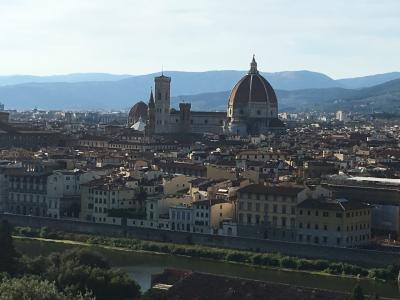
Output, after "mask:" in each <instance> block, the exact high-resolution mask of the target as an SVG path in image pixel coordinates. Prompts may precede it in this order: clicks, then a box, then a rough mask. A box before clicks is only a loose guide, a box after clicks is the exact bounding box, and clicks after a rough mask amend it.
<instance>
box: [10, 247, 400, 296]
mask: <svg viewBox="0 0 400 300" xmlns="http://www.w3.org/2000/svg"><path fill="white" fill-rule="evenodd" d="M15 245H16V248H17V250H18V251H20V252H21V253H23V254H25V255H27V256H30V257H34V256H39V255H48V254H50V253H51V252H60V251H64V250H66V249H69V248H72V247H76V246H73V245H68V244H62V243H54V242H47V241H36V240H15ZM91 247H92V248H93V249H95V250H96V251H98V252H100V253H101V254H103V255H104V256H105V257H106V258H107V259H108V260H109V262H110V264H111V265H112V266H113V267H116V268H120V269H123V270H126V271H127V272H128V273H129V274H130V275H131V276H132V278H133V279H134V280H135V281H136V282H137V283H138V284H139V285H140V286H141V288H142V291H146V290H147V289H148V288H149V287H150V278H151V274H154V273H160V272H162V271H163V270H164V269H165V268H176V269H184V270H193V271H199V272H207V273H212V274H220V275H227V276H236V277H242V278H249V279H257V280H263V281H270V282H279V283H286V284H292V285H297V286H305V287H317V288H320V289H329V290H339V291H344V292H350V291H351V290H352V289H353V288H354V286H355V285H356V284H357V282H359V283H360V285H361V286H362V288H363V290H364V292H365V293H367V294H370V295H374V294H375V293H378V294H379V295H380V296H382V297H391V298H396V297H398V296H397V295H398V289H397V285H396V284H395V283H393V282H390V283H383V282H377V281H373V280H357V279H355V278H344V277H336V276H323V275H314V274H309V273H303V272H290V271H282V270H275V269H265V268H260V267H251V266H245V265H239V264H232V263H226V262H217V261H210V260H203V259H197V258H186V257H177V256H172V255H163V254H149V253H138V252H128V251H121V250H112V249H104V248H100V247H95V246H91Z"/></svg>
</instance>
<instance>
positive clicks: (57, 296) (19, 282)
mask: <svg viewBox="0 0 400 300" xmlns="http://www.w3.org/2000/svg"><path fill="white" fill-rule="evenodd" d="M13 299H35V300H68V299H77V300H94V298H93V297H92V296H91V295H90V293H85V294H84V295H82V294H79V295H71V294H68V293H63V292H59V291H58V289H57V287H56V286H55V284H54V283H51V282H49V281H47V280H40V279H37V278H34V277H22V278H12V279H6V280H3V281H2V282H0V300H13Z"/></svg>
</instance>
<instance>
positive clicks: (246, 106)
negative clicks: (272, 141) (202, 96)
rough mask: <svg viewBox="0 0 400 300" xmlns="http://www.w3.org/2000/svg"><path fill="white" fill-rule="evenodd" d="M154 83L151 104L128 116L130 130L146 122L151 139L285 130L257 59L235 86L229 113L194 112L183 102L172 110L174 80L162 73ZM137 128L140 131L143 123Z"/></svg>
mask: <svg viewBox="0 0 400 300" xmlns="http://www.w3.org/2000/svg"><path fill="white" fill-rule="evenodd" d="M154 82H155V88H154V96H153V92H151V94H150V98H149V102H148V105H147V104H145V103H143V102H138V103H137V104H135V105H134V106H133V107H132V109H131V110H130V112H129V117H128V125H129V126H130V127H132V126H134V124H137V123H140V122H143V121H144V120H146V133H147V134H148V135H150V136H151V135H153V134H168V133H199V134H202V133H214V134H227V135H238V136H249V135H259V134H265V133H267V132H271V131H273V132H278V131H282V130H283V129H284V127H285V126H284V124H283V123H282V121H280V120H279V118H278V101H277V98H276V95H275V92H274V89H273V88H272V86H271V85H270V84H269V83H268V81H267V80H266V79H265V78H264V77H263V76H262V75H261V74H260V73H259V72H258V70H257V63H256V61H255V59H254V57H253V60H252V62H251V67H250V70H249V72H248V74H247V75H246V76H244V77H243V78H242V79H241V80H239V82H238V83H237V84H236V85H235V86H234V87H233V89H232V91H231V94H230V96H229V99H228V107H227V111H226V112H213V111H192V110H191V104H190V103H180V104H179V110H176V109H171V77H168V76H165V75H164V74H162V75H161V76H158V77H156V78H155V79H154ZM146 111H147V114H146V113H145V112H146ZM136 127H137V128H140V124H138V125H137V126H136ZM136 127H133V128H136Z"/></svg>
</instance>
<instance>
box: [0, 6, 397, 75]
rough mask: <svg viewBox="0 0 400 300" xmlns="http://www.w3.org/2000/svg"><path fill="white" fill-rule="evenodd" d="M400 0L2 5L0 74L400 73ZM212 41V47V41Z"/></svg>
mask: <svg viewBox="0 0 400 300" xmlns="http://www.w3.org/2000/svg"><path fill="white" fill-rule="evenodd" d="M399 11H400V4H399V3H398V2H397V1H391V0H387V1H383V2H381V3H373V2H372V1H362V0H359V1H353V2H352V3H350V4H349V3H346V2H345V1H336V2H335V3H331V4H330V5H326V3H322V4H321V3H319V2H317V1H314V0H312V1H306V2H302V3H301V4H296V3H293V2H292V1H279V2H278V1H252V2H251V3H248V4H245V5H243V4H241V3H240V2H238V1H229V2H227V1H218V3H215V2H212V1H202V2H200V3H199V2H197V3H185V4H184V5H182V3H181V2H179V1H176V0H170V1H162V2H161V1H147V2H143V1H135V3H133V2H132V1H124V0H117V1H116V2H113V3H109V2H107V1H96V4H93V2H92V3H89V2H85V3H82V2H81V1H57V2H52V1H47V0H43V1H39V2H38V1H35V2H33V1H28V0H19V1H2V2H1V3H0V19H1V20H2V21H0V22H1V25H2V37H3V38H2V39H0V45H1V47H0V49H1V50H0V57H2V69H1V71H0V75H12V74H32V75H51V74H66V73H84V72H107V73H115V74H135V75H138V74H145V73H153V72H157V71H159V70H161V68H162V67H163V68H164V69H165V70H182V71H207V70H225V69H235V70H245V69H247V62H248V60H249V57H251V55H252V54H256V57H258V59H259V60H260V65H262V66H263V68H262V71H266V72H278V71H285V70H303V69H306V70H311V71H317V72H321V73H324V74H327V75H328V76H330V77H332V78H335V79H336V78H344V77H354V76H362V75H370V74H376V73H385V72H391V71H397V70H399V69H400V60H398V58H397V53H396V49H398V48H399V47H400V41H399V40H398V39H397V36H398V35H399V33H400V32H399V28H400V26H398V25H399V21H398V18H397V16H398V13H399ZM210 46H212V47H210Z"/></svg>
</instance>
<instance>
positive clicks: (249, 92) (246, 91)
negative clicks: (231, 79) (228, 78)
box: [228, 73, 278, 107]
mask: <svg viewBox="0 0 400 300" xmlns="http://www.w3.org/2000/svg"><path fill="white" fill-rule="evenodd" d="M249 102H268V103H270V104H271V106H275V107H277V106H278V101H277V98H276V94H275V91H274V89H273V88H272V86H271V85H270V84H269V82H268V81H267V80H266V79H265V78H264V77H263V76H261V75H260V74H258V73H257V74H247V75H246V76H244V77H243V78H242V79H240V80H239V82H238V83H236V85H235V86H234V87H233V89H232V91H231V94H230V96H229V101H228V104H229V105H232V106H245V105H247V104H248V103H249Z"/></svg>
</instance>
